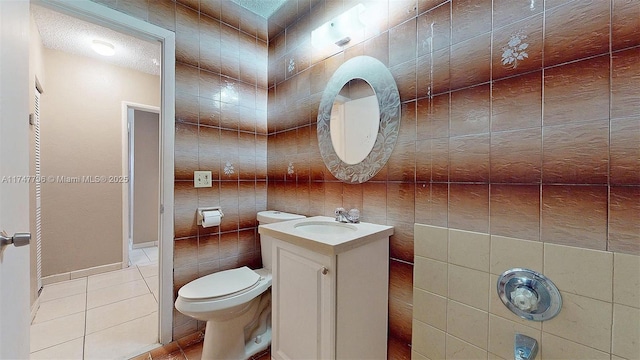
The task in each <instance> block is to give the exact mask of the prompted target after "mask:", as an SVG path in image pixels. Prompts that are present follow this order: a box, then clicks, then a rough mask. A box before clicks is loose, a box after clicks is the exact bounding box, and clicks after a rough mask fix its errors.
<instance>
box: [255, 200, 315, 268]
mask: <svg viewBox="0 0 640 360" xmlns="http://www.w3.org/2000/svg"><path fill="white" fill-rule="evenodd" d="M305 217H306V216H304V215H298V214H290V213H286V212H282V211H277V210H266V211H260V212H259V213H258V225H266V224H272V223H276V222H282V221H289V220H296V219H303V218H305ZM271 240H272V239H271V237H269V236H260V253H261V254H260V255H262V267H263V268H265V269H268V270H271Z"/></svg>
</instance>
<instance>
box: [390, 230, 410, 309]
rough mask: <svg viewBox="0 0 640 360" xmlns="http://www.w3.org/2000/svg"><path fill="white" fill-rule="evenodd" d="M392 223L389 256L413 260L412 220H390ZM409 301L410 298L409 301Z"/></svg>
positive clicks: (407, 260)
mask: <svg viewBox="0 0 640 360" xmlns="http://www.w3.org/2000/svg"><path fill="white" fill-rule="evenodd" d="M390 222H391V223H392V224H393V227H394V229H393V235H391V237H390V239H389V257H390V258H392V259H398V260H402V261H406V262H408V263H410V262H413V222H411V223H409V222H400V221H393V220H390ZM408 302H411V298H409V301H408Z"/></svg>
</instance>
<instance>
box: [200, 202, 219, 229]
mask: <svg viewBox="0 0 640 360" xmlns="http://www.w3.org/2000/svg"><path fill="white" fill-rule="evenodd" d="M214 210H218V211H219V212H220V217H221V218H223V217H224V213H222V209H221V208H220V206H211V207H199V208H198V210H197V211H196V219H197V220H196V223H197V224H198V225H202V221H203V220H204V212H205V211H214Z"/></svg>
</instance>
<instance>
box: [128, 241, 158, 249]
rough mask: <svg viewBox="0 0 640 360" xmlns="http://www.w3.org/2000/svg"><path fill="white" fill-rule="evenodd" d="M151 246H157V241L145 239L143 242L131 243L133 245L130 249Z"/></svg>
mask: <svg viewBox="0 0 640 360" xmlns="http://www.w3.org/2000/svg"><path fill="white" fill-rule="evenodd" d="M152 246H158V242H157V241H147V242H143V243H139V244H133V245H131V248H132V249H142V248H146V247H152Z"/></svg>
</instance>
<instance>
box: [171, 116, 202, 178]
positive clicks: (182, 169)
mask: <svg viewBox="0 0 640 360" xmlns="http://www.w3.org/2000/svg"><path fill="white" fill-rule="evenodd" d="M174 153H175V155H174V159H175V175H174V176H175V179H176V180H189V179H193V172H194V171H195V170H198V168H199V165H198V127H197V126H195V125H190V124H182V123H176V138H175V145H174Z"/></svg>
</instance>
